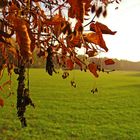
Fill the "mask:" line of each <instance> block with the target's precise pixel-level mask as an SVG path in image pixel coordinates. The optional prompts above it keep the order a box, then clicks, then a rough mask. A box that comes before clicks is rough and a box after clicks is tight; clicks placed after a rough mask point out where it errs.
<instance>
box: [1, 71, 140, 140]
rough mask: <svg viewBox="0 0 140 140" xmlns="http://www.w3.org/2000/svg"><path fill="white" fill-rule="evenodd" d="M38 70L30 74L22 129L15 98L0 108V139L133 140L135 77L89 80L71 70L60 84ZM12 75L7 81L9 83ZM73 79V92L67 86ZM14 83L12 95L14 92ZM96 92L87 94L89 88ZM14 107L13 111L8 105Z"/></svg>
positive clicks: (139, 81)
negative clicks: (29, 99)
mask: <svg viewBox="0 0 140 140" xmlns="http://www.w3.org/2000/svg"><path fill="white" fill-rule="evenodd" d="M61 74H62V72H61V71H60V73H59V74H55V75H54V76H53V77H50V76H48V75H47V73H46V72H45V70H43V69H32V70H30V90H31V96H32V99H33V101H34V103H35V105H36V109H33V108H32V107H30V106H29V107H28V109H27V112H26V118H27V121H28V127H27V128H21V126H20V122H19V120H18V119H17V116H16V93H15V94H14V95H13V96H11V97H9V98H6V96H7V94H8V91H7V92H6V93H0V95H1V96H2V97H3V98H5V106H4V107H3V108H0V140H139V139H140V133H139V132H140V72H113V73H110V74H106V73H104V74H102V73H101V74H100V77H99V78H98V79H97V78H94V77H93V76H92V75H91V74H90V73H88V72H87V73H85V72H80V71H73V72H71V73H70V76H69V78H67V79H65V80H63V79H62V78H61ZM14 77H16V76H13V78H14ZM73 79H74V80H75V82H76V84H77V88H73V87H71V85H70V81H71V80H73ZM16 86H17V83H16V80H15V81H13V90H14V91H15V92H16ZM95 87H97V88H98V93H95V94H92V93H91V92H90V90H91V89H92V88H95ZM13 104H14V106H13Z"/></svg>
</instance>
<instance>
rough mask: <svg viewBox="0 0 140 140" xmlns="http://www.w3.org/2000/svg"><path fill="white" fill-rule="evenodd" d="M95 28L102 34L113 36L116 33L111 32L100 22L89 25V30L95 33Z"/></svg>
mask: <svg viewBox="0 0 140 140" xmlns="http://www.w3.org/2000/svg"><path fill="white" fill-rule="evenodd" d="M96 26H97V27H99V28H100V30H101V32H102V34H110V35H114V34H115V33H116V31H111V30H110V29H109V28H108V27H107V26H106V25H104V24H102V23H100V22H96V23H91V24H90V30H91V31H95V32H96Z"/></svg>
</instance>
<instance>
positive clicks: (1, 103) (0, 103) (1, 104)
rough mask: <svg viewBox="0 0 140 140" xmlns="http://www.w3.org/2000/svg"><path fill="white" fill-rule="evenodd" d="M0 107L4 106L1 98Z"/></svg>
mask: <svg viewBox="0 0 140 140" xmlns="http://www.w3.org/2000/svg"><path fill="white" fill-rule="evenodd" d="M0 106H1V107H3V106H4V100H3V99H2V98H0Z"/></svg>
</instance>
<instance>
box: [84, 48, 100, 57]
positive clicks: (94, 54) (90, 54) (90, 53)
mask: <svg viewBox="0 0 140 140" xmlns="http://www.w3.org/2000/svg"><path fill="white" fill-rule="evenodd" d="M86 53H87V54H88V56H89V57H93V56H96V55H97V54H98V53H97V50H96V49H94V50H91V51H87V52H86Z"/></svg>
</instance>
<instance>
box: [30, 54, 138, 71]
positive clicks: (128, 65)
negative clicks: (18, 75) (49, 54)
mask: <svg viewBox="0 0 140 140" xmlns="http://www.w3.org/2000/svg"><path fill="white" fill-rule="evenodd" d="M78 57H79V58H80V59H81V58H82V59H83V60H84V61H85V63H89V62H94V63H96V64H97V65H99V66H101V67H102V68H104V69H106V70H130V71H131V70H132V71H133V70H134V71H140V62H132V61H128V60H118V59H113V60H114V61H115V64H113V65H105V63H104V61H105V60H106V59H108V58H98V59H97V58H95V57H94V58H92V57H91V58H88V59H87V58H86V56H83V55H79V56H78ZM44 59H45V58H38V56H37V55H36V54H34V62H35V63H34V64H33V65H32V67H33V68H44V67H45V61H44ZM56 61H57V60H55V61H54V66H55V68H56V69H57V68H59V65H58V63H57V62H56ZM75 69H79V66H78V65H76V64H75Z"/></svg>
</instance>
